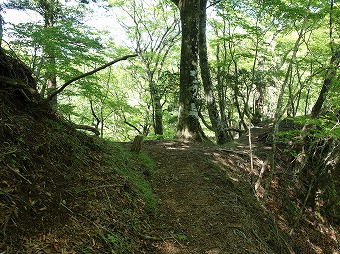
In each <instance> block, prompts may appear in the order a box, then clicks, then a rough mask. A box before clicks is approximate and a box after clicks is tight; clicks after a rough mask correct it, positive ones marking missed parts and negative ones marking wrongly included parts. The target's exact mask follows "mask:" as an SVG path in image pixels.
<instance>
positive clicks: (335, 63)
mask: <svg viewBox="0 0 340 254" xmlns="http://www.w3.org/2000/svg"><path fill="white" fill-rule="evenodd" d="M339 60H340V47H339V48H338V50H337V52H336V53H335V54H334V55H333V56H332V58H331V60H330V67H329V68H328V70H327V71H326V76H325V79H324V81H323V85H322V88H321V91H320V93H319V97H318V99H317V100H316V102H315V104H314V106H313V108H312V113H311V115H312V117H313V118H316V117H318V116H319V114H320V112H321V109H322V105H323V103H324V102H325V100H326V96H327V94H328V91H329V89H330V88H331V85H332V81H333V79H334V78H335V76H336V70H337V68H339Z"/></svg>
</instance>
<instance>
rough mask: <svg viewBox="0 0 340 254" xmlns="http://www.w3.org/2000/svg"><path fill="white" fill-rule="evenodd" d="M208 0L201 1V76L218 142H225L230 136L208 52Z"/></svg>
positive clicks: (199, 45)
mask: <svg viewBox="0 0 340 254" xmlns="http://www.w3.org/2000/svg"><path fill="white" fill-rule="evenodd" d="M206 8H207V0H201V1H200V16H199V44H198V48H199V63H200V68H201V78H202V82H203V87H204V93H205V99H206V104H207V109H208V114H209V118H210V122H211V125H212V129H213V131H214V132H215V137H216V142H217V144H223V143H225V142H226V141H228V136H227V134H226V132H225V129H226V126H225V123H222V122H221V119H220V116H219V112H218V108H217V105H216V99H215V95H214V90H213V84H212V80H211V74H210V68H209V62H208V52H207V38H206V26H207V12H206Z"/></svg>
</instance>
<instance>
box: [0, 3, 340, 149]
mask: <svg viewBox="0 0 340 254" xmlns="http://www.w3.org/2000/svg"><path fill="white" fill-rule="evenodd" d="M0 10H1V17H2V19H1V24H2V26H1V28H3V29H1V36H2V38H3V41H2V43H1V46H2V48H4V49H5V50H7V51H10V52H12V53H13V54H16V55H17V56H18V57H19V58H20V59H22V60H23V61H24V62H25V64H26V65H27V66H29V67H30V68H31V70H32V71H33V73H34V77H35V78H36V80H37V89H38V91H39V93H40V94H41V95H42V96H43V97H45V98H48V99H49V100H51V103H52V104H53V106H54V107H55V108H56V109H57V110H58V111H59V112H60V113H62V114H63V115H64V116H65V118H67V119H69V120H70V121H72V122H74V123H76V124H79V125H87V126H92V127H94V128H95V129H97V130H98V132H99V133H100V135H101V136H102V137H105V138H109V139H114V140H131V139H133V137H134V136H135V135H137V134H141V135H144V136H146V137H147V138H151V139H153V138H165V139H171V138H173V137H174V136H176V137H177V138H180V139H191V138H192V139H198V140H206V139H210V140H213V141H217V143H225V142H227V141H230V140H232V139H234V138H237V137H238V136H239V135H240V134H242V133H243V132H244V131H247V130H248V128H249V127H251V126H253V125H257V124H259V123H260V122H262V121H266V120H271V121H273V122H277V123H278V122H279V121H280V120H282V119H283V118H285V117H298V116H300V117H304V118H302V119H305V120H304V121H306V122H308V121H312V120H308V119H318V120H319V121H320V124H323V122H324V121H325V120H324V118H325V117H326V116H327V117H326V118H327V119H331V122H328V123H327V126H328V127H327V135H335V136H337V135H338V132H339V130H338V128H337V127H338V126H337V123H338V115H339V113H338V112H339V102H338V100H337V98H338V93H339V89H338V84H339V73H338V71H337V69H338V68H339V57H340V47H339V31H340V30H339V29H340V27H339V26H340V20H339V17H340V15H339V4H337V3H334V1H333V0H328V1H315V0H309V1H302V0H301V1H294V2H290V1H284V0H275V1H247V0H245V1H224V0H222V1H210V2H209V1H206V0H201V1H198V2H196V1H189V0H186V1H180V2H179V1H175V0H174V1H169V0H159V1H141V0H127V1H115V0H111V1H108V2H107V1H93V2H91V1H59V0H29V1H13V0H8V1H6V2H5V3H3V4H1V9H0ZM13 15H16V16H17V17H20V18H18V19H16V18H15V19H13ZM134 54H136V56H135V57H132V58H126V59H127V61H119V63H117V64H114V65H109V66H107V68H103V69H102V70H100V71H97V72H94V73H93V74H91V75H85V76H84V77H82V78H79V79H77V80H74V81H72V82H71V83H72V84H71V83H70V84H68V85H67V86H66V87H65V89H62V90H63V91H62V92H61V91H60V93H57V94H56V93H55V91H56V90H58V89H60V88H61V87H62V86H63V85H65V84H67V83H68V82H69V81H71V80H72V79H74V78H75V77H79V76H82V75H83V74H84V73H89V72H91V71H93V70H96V69H98V68H100V67H101V66H104V65H105V64H107V63H109V62H111V61H114V60H115V59H120V58H122V57H124V56H127V55H134ZM51 94H52V95H53V96H51ZM332 124H333V125H332ZM325 135H326V134H325Z"/></svg>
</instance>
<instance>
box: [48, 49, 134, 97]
mask: <svg viewBox="0 0 340 254" xmlns="http://www.w3.org/2000/svg"><path fill="white" fill-rule="evenodd" d="M135 56H138V54H131V55H126V56H122V57H120V58H117V59H115V60H113V61H111V62H109V63H107V64H104V65H103V66H100V67H98V68H96V69H94V70H92V71H89V72H86V73H83V74H81V75H79V76H77V77H74V78H72V79H70V80H69V81H67V82H66V83H65V84H63V85H62V86H61V87H60V88H59V89H57V90H55V91H54V92H52V93H51V94H50V95H49V96H48V97H47V98H46V100H47V101H51V100H52V99H53V97H55V96H56V95H57V94H59V93H61V92H62V91H64V89H65V88H66V87H67V86H69V85H70V84H72V83H73V82H75V81H77V80H79V79H82V78H85V77H87V76H90V75H92V74H94V73H96V72H98V71H101V70H103V69H105V68H107V67H109V66H111V65H113V64H115V63H118V62H120V61H123V60H126V59H128V58H130V57H135Z"/></svg>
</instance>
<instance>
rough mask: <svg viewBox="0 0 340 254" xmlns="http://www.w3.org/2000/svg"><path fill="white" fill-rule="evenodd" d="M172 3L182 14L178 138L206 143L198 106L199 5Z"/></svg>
mask: <svg viewBox="0 0 340 254" xmlns="http://www.w3.org/2000/svg"><path fill="white" fill-rule="evenodd" d="M173 2H174V3H176V4H177V6H178V8H179V10H180V16H181V26H182V46H181V64H180V92H179V93H180V95H179V113H178V124H177V133H176V135H175V138H178V139H181V140H196V141H203V139H205V135H204V133H203V131H202V128H201V125H200V122H199V118H198V110H197V106H196V104H197V98H198V97H197V96H198V89H199V83H198V79H197V72H198V71H197V69H198V31H199V1H197V0H182V1H173Z"/></svg>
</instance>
